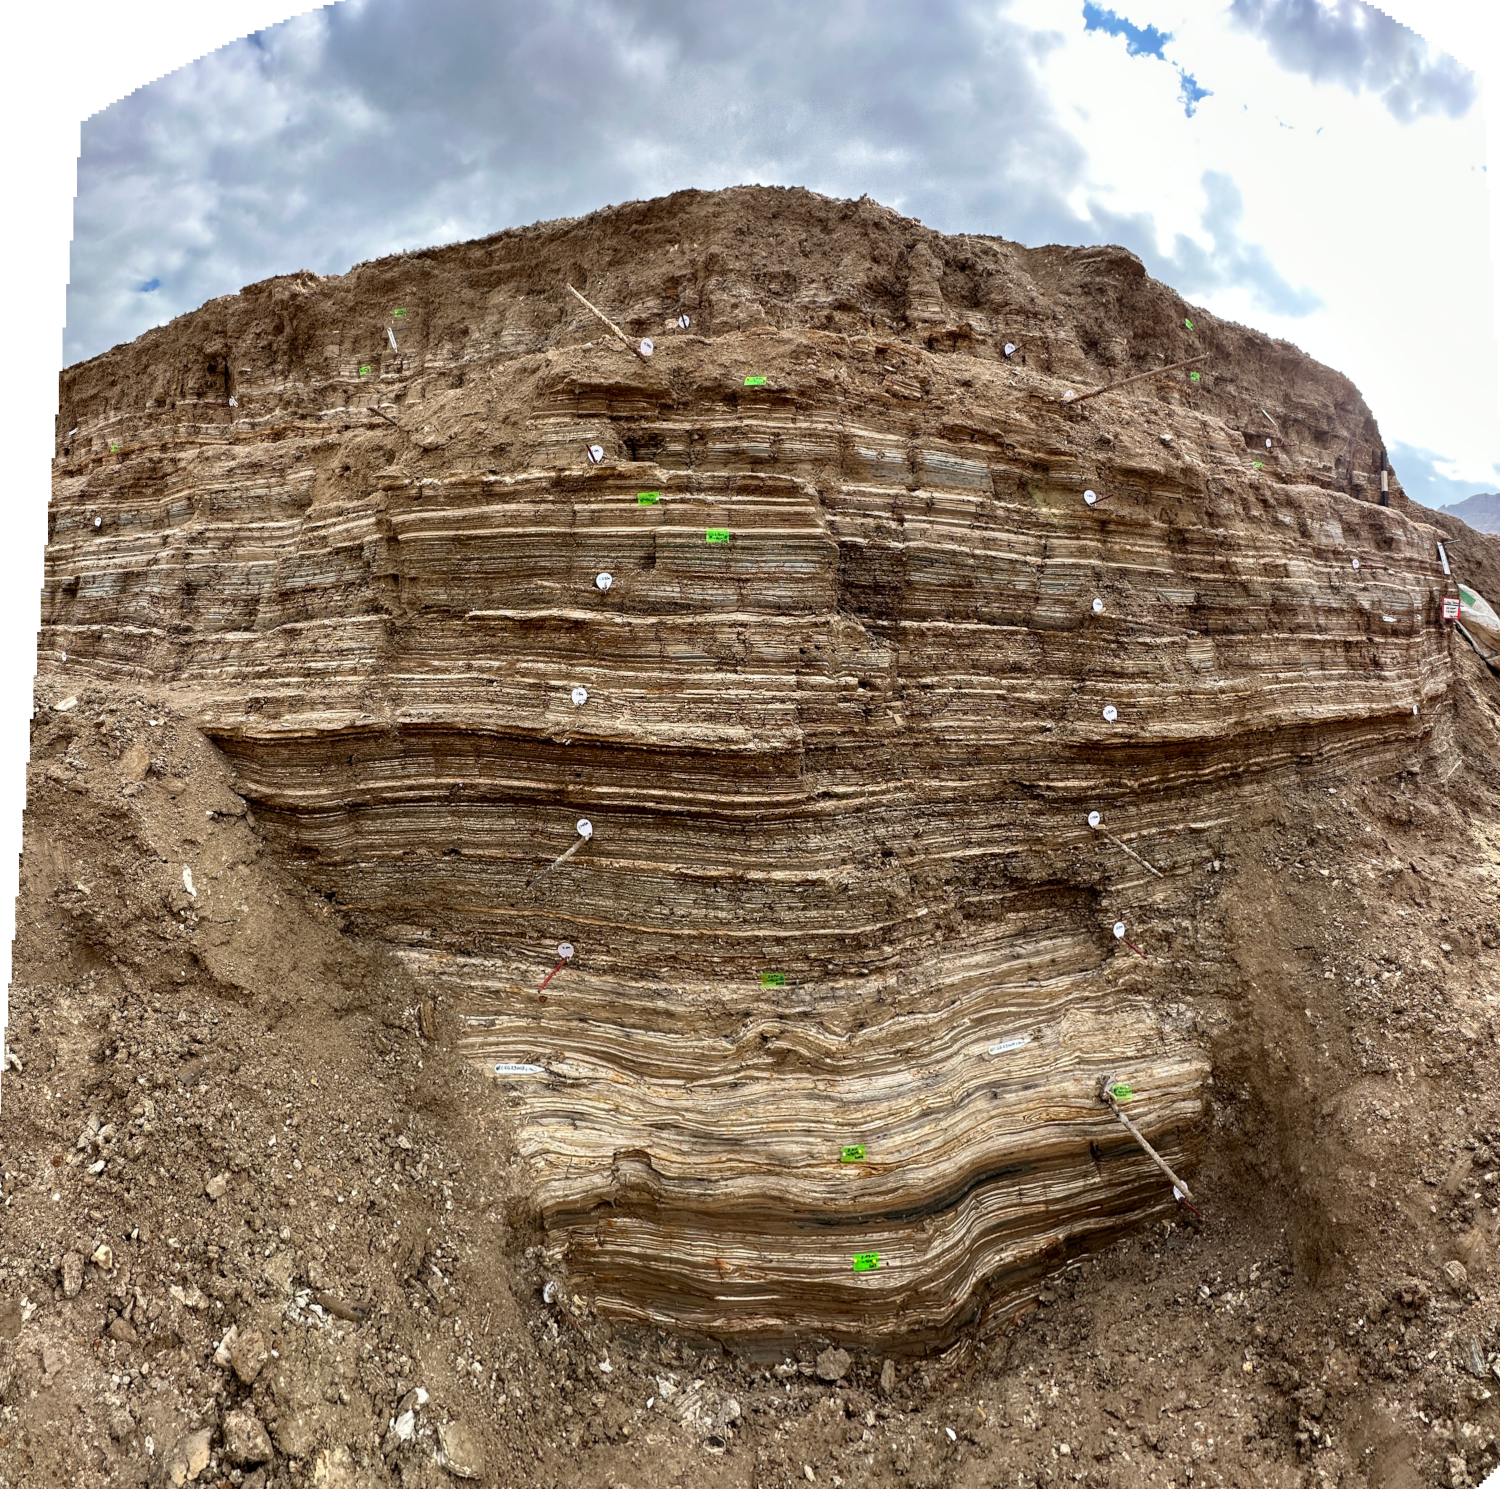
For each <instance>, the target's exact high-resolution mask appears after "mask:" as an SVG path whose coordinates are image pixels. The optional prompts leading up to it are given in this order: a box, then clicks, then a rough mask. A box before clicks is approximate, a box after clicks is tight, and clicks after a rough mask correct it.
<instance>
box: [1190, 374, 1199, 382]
mask: <svg viewBox="0 0 1500 1489" xmlns="http://www.w3.org/2000/svg"><path fill="white" fill-rule="evenodd" d="M1188 376H1189V377H1190V378H1191V379H1192V380H1193V381H1194V382H1197V381H1198V374H1197V373H1196V372H1190V373H1188Z"/></svg>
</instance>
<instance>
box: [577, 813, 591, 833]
mask: <svg viewBox="0 0 1500 1489" xmlns="http://www.w3.org/2000/svg"><path fill="white" fill-rule="evenodd" d="M593 835H594V824H593V823H592V822H590V821H589V819H588V818H587V817H580V818H579V819H578V836H579V837H581V838H591V837H593Z"/></svg>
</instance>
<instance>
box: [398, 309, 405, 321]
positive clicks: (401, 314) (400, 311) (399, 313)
mask: <svg viewBox="0 0 1500 1489" xmlns="http://www.w3.org/2000/svg"><path fill="white" fill-rule="evenodd" d="M405 314H406V311H405V310H404V309H403V310H398V311H397V312H396V319H397V320H400V319H401V317H402V316H404V315H405Z"/></svg>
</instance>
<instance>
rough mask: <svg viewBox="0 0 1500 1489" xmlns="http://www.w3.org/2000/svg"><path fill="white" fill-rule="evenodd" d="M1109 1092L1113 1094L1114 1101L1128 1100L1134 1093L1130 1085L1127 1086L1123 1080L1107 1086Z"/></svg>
mask: <svg viewBox="0 0 1500 1489" xmlns="http://www.w3.org/2000/svg"><path fill="white" fill-rule="evenodd" d="M1109 1094H1110V1095H1111V1096H1113V1097H1114V1098H1115V1100H1116V1101H1129V1100H1130V1099H1131V1097H1132V1096H1134V1095H1135V1092H1134V1091H1132V1090H1131V1089H1130V1087H1129V1086H1127V1085H1126V1084H1125V1083H1124V1082H1123V1081H1121V1082H1120V1084H1119V1085H1118V1086H1111V1087H1110V1088H1109Z"/></svg>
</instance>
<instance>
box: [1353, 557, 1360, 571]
mask: <svg viewBox="0 0 1500 1489" xmlns="http://www.w3.org/2000/svg"><path fill="white" fill-rule="evenodd" d="M1354 567H1355V568H1356V569H1357V568H1358V567H1359V560H1358V559H1355V560H1354Z"/></svg>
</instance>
